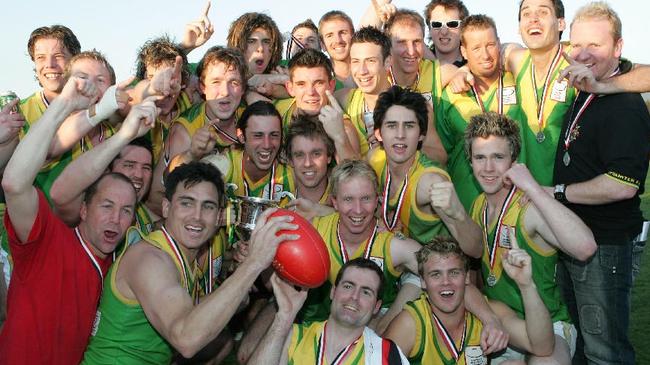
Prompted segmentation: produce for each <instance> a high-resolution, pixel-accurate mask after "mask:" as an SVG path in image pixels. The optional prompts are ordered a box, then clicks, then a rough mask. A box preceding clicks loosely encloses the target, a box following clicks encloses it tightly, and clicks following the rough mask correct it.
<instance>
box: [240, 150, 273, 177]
mask: <svg viewBox="0 0 650 365" xmlns="http://www.w3.org/2000/svg"><path fill="white" fill-rule="evenodd" d="M242 158H243V159H244V172H246V175H248V177H249V178H250V179H251V180H253V182H256V181H260V179H262V178H263V177H264V176H266V175H267V174H268V173H270V172H271V171H270V170H261V169H259V168H257V166H256V165H255V164H254V163H253V161H251V160H250V158H249V157H248V155H247V154H246V152H244V154H243V156H242Z"/></svg>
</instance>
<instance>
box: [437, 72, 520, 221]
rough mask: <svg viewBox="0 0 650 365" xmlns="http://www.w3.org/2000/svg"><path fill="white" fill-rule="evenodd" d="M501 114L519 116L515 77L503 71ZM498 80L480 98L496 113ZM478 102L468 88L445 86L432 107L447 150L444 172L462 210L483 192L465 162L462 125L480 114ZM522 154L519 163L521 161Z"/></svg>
mask: <svg viewBox="0 0 650 365" xmlns="http://www.w3.org/2000/svg"><path fill="white" fill-rule="evenodd" d="M502 79H503V91H502V93H503V109H502V110H503V114H504V115H507V116H509V117H510V118H512V119H513V120H515V121H516V120H517V119H515V118H517V117H518V116H519V107H518V105H517V95H516V92H515V80H514V77H513V76H512V74H511V73H509V72H506V73H504V74H503V78H502ZM499 83H500V82H499V80H497V81H496V82H494V84H492V85H491V86H490V88H489V89H488V90H487V91H486V92H485V93H484V95H483V96H482V97H481V99H482V102H483V105H484V106H485V109H486V110H488V111H493V112H498V111H499V102H500V95H499V94H500V93H499V92H498V91H499V90H498V89H499V87H498V86H499ZM478 103H479V101H478V100H477V98H476V97H475V96H474V93H473V92H472V91H469V92H467V93H462V94H454V93H453V92H452V91H451V90H450V89H449V88H445V90H444V91H443V93H442V98H441V101H440V107H439V108H437V109H436V130H437V132H438V136H439V137H440V141H441V142H442V145H443V147H444V148H445V151H447V172H449V176H450V177H451V181H452V182H453V183H454V188H455V190H456V193H457V194H458V198H460V201H461V203H462V204H463V207H465V210H466V211H469V208H470V207H471V206H472V202H474V199H476V197H477V196H478V195H479V194H480V193H481V192H482V191H483V190H482V189H481V186H480V185H479V183H478V181H476V178H475V177H474V174H473V172H472V167H471V165H470V163H469V160H470V157H469V156H467V154H466V153H465V128H466V127H467V125H468V124H469V121H470V118H471V117H473V116H475V115H478V114H481V113H482V109H481V106H480V105H479V104H478ZM523 156H524V154H523V153H520V154H519V162H522V163H524V162H525V161H523Z"/></svg>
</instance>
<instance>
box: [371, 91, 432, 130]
mask: <svg viewBox="0 0 650 365" xmlns="http://www.w3.org/2000/svg"><path fill="white" fill-rule="evenodd" d="M393 105H400V106H403V107H405V108H407V109H409V110H412V111H413V112H415V117H416V118H417V120H418V126H419V127H420V135H422V136H424V135H426V134H427V128H428V124H429V117H428V110H427V101H426V100H425V99H424V96H422V95H421V94H419V93H417V92H414V91H411V90H409V89H405V88H402V87H400V86H397V85H394V86H391V88H390V89H388V90H386V91H384V92H383V93H381V94H379V98H378V99H377V104H376V105H375V110H374V112H373V114H372V118H373V119H374V121H375V129H381V126H382V125H383V123H384V117H385V116H386V112H387V111H388V109H389V108H390V107H391V106H393Z"/></svg>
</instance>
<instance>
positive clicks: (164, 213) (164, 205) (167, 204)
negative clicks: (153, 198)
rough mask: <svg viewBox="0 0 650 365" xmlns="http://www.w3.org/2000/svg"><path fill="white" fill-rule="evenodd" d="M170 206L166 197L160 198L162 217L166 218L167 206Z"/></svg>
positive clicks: (167, 214) (167, 213)
mask: <svg viewBox="0 0 650 365" xmlns="http://www.w3.org/2000/svg"><path fill="white" fill-rule="evenodd" d="M170 206H171V203H170V202H169V200H167V198H163V200H162V215H163V218H167V217H168V216H169V207H170Z"/></svg>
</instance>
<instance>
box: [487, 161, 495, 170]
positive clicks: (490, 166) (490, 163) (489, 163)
mask: <svg viewBox="0 0 650 365" xmlns="http://www.w3.org/2000/svg"><path fill="white" fill-rule="evenodd" d="M485 169H486V170H487V171H492V170H493V169H494V160H493V159H491V158H487V159H486V160H485Z"/></svg>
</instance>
